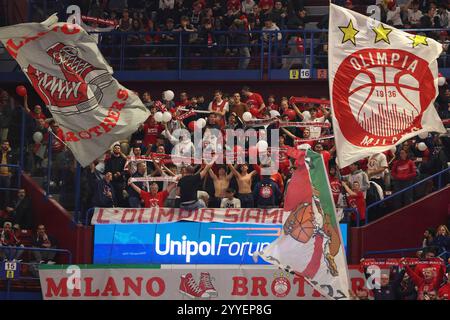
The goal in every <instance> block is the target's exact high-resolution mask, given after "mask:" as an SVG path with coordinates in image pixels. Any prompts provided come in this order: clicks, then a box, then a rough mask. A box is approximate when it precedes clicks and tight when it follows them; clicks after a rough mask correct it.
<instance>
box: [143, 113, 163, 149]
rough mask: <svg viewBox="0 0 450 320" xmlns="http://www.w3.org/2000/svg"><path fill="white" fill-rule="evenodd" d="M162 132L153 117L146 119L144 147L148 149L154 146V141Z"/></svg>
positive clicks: (161, 128)
mask: <svg viewBox="0 0 450 320" xmlns="http://www.w3.org/2000/svg"><path fill="white" fill-rule="evenodd" d="M162 131H163V127H162V126H161V125H160V124H157V123H156V121H155V118H154V117H153V116H150V117H148V119H147V121H146V122H145V123H144V142H143V143H144V146H145V147H146V148H149V149H150V148H151V146H152V145H154V144H156V140H157V139H158V136H159V135H160V134H161V132H162Z"/></svg>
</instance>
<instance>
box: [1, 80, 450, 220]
mask: <svg viewBox="0 0 450 320" xmlns="http://www.w3.org/2000/svg"><path fill="white" fill-rule="evenodd" d="M440 91H441V94H440V96H439V97H438V99H437V100H436V108H437V110H438V111H439V114H440V115H441V117H442V118H443V119H447V118H448V106H449V104H448V98H449V92H450V90H449V89H448V88H446V87H441V89H440ZM2 95H3V96H5V97H8V98H7V99H6V100H3V104H2V106H1V108H2V109H1V110H2V112H11V113H12V114H14V113H20V110H21V108H22V107H21V105H23V109H22V110H24V111H25V112H26V113H27V114H28V115H29V117H27V143H26V148H27V152H26V154H25V166H24V170H25V171H26V172H28V173H31V174H32V175H34V176H43V175H45V172H46V170H45V169H46V168H47V167H48V165H49V163H50V165H51V177H50V180H49V181H46V183H47V184H49V186H50V191H51V192H52V193H59V194H60V198H59V201H60V202H61V203H63V204H64V205H67V207H68V208H73V203H74V198H73V194H74V193H75V192H74V188H75V168H76V167H75V166H76V162H75V161H74V158H73V155H72V154H71V153H70V151H69V149H68V148H67V147H66V145H65V142H64V134H63V132H62V130H61V128H59V126H58V124H57V123H56V122H55V121H54V120H53V119H52V118H50V114H49V113H48V112H47V110H45V108H44V107H41V106H39V105H36V106H34V107H33V108H30V107H29V105H28V98H27V97H25V99H24V100H23V101H19V100H16V101H14V99H12V98H9V96H8V94H7V93H6V91H4V90H3V91H2ZM158 96H159V95H157V96H156V97H155V98H153V96H152V95H151V93H150V92H144V93H143V94H142V95H141V98H142V101H143V103H144V104H145V106H146V107H147V108H148V109H149V110H150V112H151V116H150V117H149V118H148V119H147V120H146V121H145V123H144V124H143V125H142V126H141V127H140V128H139V129H138V131H136V132H135V133H134V134H133V135H132V136H131V137H130V138H129V139H128V140H125V141H118V142H117V143H116V144H115V145H114V146H112V147H111V149H110V150H109V151H107V152H106V153H105V154H104V156H102V157H100V158H99V159H98V160H97V161H96V162H95V163H92V164H91V166H90V167H87V168H83V169H82V174H81V177H82V178H81V188H80V189H81V199H82V209H83V211H85V210H86V209H88V208H91V207H154V206H160V207H163V206H164V207H185V208H194V207H195V208H197V207H202V206H205V207H215V208H218V207H243V208H252V207H258V208H276V207H280V206H283V194H284V193H285V190H286V186H287V185H288V183H289V179H290V177H291V175H292V172H293V171H294V170H295V165H294V163H293V162H292V160H290V159H289V158H288V157H287V156H286V155H285V150H286V149H287V147H298V146H299V145H302V144H303V145H305V144H306V145H308V147H311V148H312V149H313V150H314V151H316V152H318V153H321V154H322V156H323V158H324V161H325V163H326V166H327V168H328V170H329V180H330V185H331V189H332V192H333V197H334V200H335V204H336V207H337V208H338V210H339V211H342V210H343V209H347V208H354V209H356V210H354V213H352V215H353V220H354V221H357V220H358V218H359V220H360V223H364V221H365V219H366V216H365V214H366V207H367V206H368V205H369V204H371V203H374V202H377V201H379V200H381V199H383V198H384V197H385V196H386V195H390V194H391V193H396V192H399V191H401V190H403V189H405V188H408V187H410V186H411V185H413V184H414V183H415V182H417V181H421V180H423V179H425V178H427V177H429V176H431V175H433V174H435V173H438V172H440V171H442V170H443V169H445V168H447V167H448V162H449V156H450V154H449V152H450V148H449V138H448V136H447V135H446V134H436V133H428V134H425V135H423V134H422V135H420V136H416V137H414V138H412V139H409V140H407V141H405V142H404V143H402V144H401V145H399V146H397V148H392V149H391V150H388V151H386V152H384V153H379V154H375V155H372V156H371V157H369V158H366V159H362V160H360V161H358V162H356V163H353V164H352V165H350V166H348V167H346V168H338V167H337V163H336V152H335V151H336V148H335V145H334V138H333V127H332V125H331V118H330V110H329V105H328V104H326V103H321V104H317V103H297V104H296V103H295V99H291V98H289V97H277V96H276V95H267V99H264V98H263V97H262V95H261V94H260V93H257V92H254V91H252V90H251V89H250V88H248V87H244V88H242V90H241V91H240V92H235V93H232V94H231V93H230V94H227V93H223V92H221V91H220V90H216V91H215V92H214V93H213V94H212V97H211V98H210V99H208V98H205V97H204V96H190V95H189V93H188V92H180V93H179V95H178V98H177V97H175V99H174V100H173V101H164V99H159V100H158V99H157V97H158ZM205 96H206V95H205ZM321 101H322V100H321ZM22 102H23V103H22ZM162 108H166V109H167V110H169V111H170V112H171V114H172V119H171V120H170V121H169V122H167V123H162V122H157V121H156V120H155V114H156V112H158V111H160V110H161V109H162ZM31 109H32V110H31ZM6 110H9V111H6ZM187 110H190V111H198V113H192V112H191V113H189V112H190V111H187ZM273 111H276V112H278V114H279V116H278V117H279V119H280V121H284V122H294V123H301V122H305V123H308V125H306V126H303V127H281V128H280V130H279V132H280V137H279V146H278V148H279V152H280V154H279V159H278V163H277V165H278V168H279V169H278V171H276V172H272V173H271V174H270V175H262V174H261V169H262V168H261V166H264V165H265V164H263V163H261V162H259V163H258V164H253V163H251V164H249V163H248V159H249V154H250V153H251V152H254V151H255V150H254V149H252V146H250V145H249V144H248V143H249V142H248V141H247V142H246V145H245V150H247V151H248V152H247V154H246V156H245V160H246V161H247V163H245V164H243V165H234V166H233V165H217V164H213V163H211V164H208V165H207V164H206V163H204V164H203V166H197V167H195V166H188V165H178V164H176V163H173V161H171V160H170V155H171V154H176V155H179V156H182V155H185V154H186V155H189V156H190V155H191V151H192V150H194V149H195V148H196V147H198V146H196V145H194V142H195V141H194V137H193V132H194V129H195V127H196V125H197V122H196V121H198V119H205V120H204V122H206V125H205V126H204V128H203V129H202V141H201V143H202V144H203V146H204V147H205V146H207V145H209V147H211V146H215V145H216V144H217V137H216V136H215V135H214V134H215V132H222V133H225V129H239V128H242V129H244V132H246V131H247V130H249V129H252V128H251V127H248V126H247V125H246V122H245V121H244V120H243V118H244V113H245V112H250V114H252V116H253V118H254V119H264V118H266V119H268V118H270V117H271V112H273ZM180 115H184V116H186V115H187V117H181V118H178V116H180ZM272 115H273V114H272ZM18 117H19V116H18ZM47 117H48V118H47ZM12 118H14V116H13V117H12ZM19 118H20V117H19ZM311 123H318V125H317V126H316V125H315V124H311ZM11 124H12V122H11ZM309 124H311V125H309ZM178 128H185V129H186V130H188V132H189V134H187V135H185V136H182V137H181V138H180V139H176V138H175V137H174V136H173V133H174V130H175V129H178ZM261 128H262V127H261ZM274 128H277V123H272V124H270V125H269V126H268V127H267V135H268V139H267V140H268V142H269V144H270V140H271V139H270V137H269V135H270V130H271V129H274ZM215 130H217V131H215ZM5 131H6V132H7V133H6V134H5ZM8 132H9V133H8ZM3 133H4V134H5V136H4V137H6V138H9V139H10V141H11V140H13V141H14V142H13V143H11V142H10V141H8V140H4V142H3V144H2V149H1V151H0V155H1V159H2V164H17V161H18V154H19V150H18V147H19V142H18V141H17V136H20V135H19V134H16V133H14V128H13V130H12V131H11V132H10V131H9V129H8V128H4V129H3ZM37 133H38V134H37ZM50 133H53V134H52V138H53V139H52V146H51V148H52V159H50V161H49V160H48V159H47V152H46V150H47V147H48V146H47V143H48V136H49V134H50ZM36 135H38V138H39V139H38V140H36ZM225 143H226V142H225ZM223 148H224V149H223V150H225V153H227V152H232V153H239V150H238V149H236V148H238V146H235V147H233V146H231V147H229V146H227V145H223ZM253 148H254V146H253ZM251 150H253V151H251ZM16 171H17V169H16V168H14V167H6V166H2V167H1V171H0V178H2V179H1V180H0V183H1V185H0V188H1V187H3V188H5V187H11V186H12V185H13V184H12V181H13V180H14V179H15V174H14V173H15V172H16ZM144 177H164V179H159V181H155V182H152V181H150V182H149V181H139V178H144ZM170 177H172V178H170ZM130 178H133V180H134V179H136V180H135V181H130ZM171 179H172V180H171ZM141 180H142V179H141ZM144 180H145V179H144ZM176 182H178V186H177V187H178V188H177V187H176V185H175V184H176ZM447 182H448V175H444V176H443V177H442V180H441V185H445V184H446V183H447ZM437 187H438V179H429V180H428V181H427V182H426V183H423V184H421V185H419V186H416V187H414V188H411V189H409V190H407V191H405V192H401V193H400V194H399V195H398V196H396V197H395V199H394V200H393V201H391V202H387V203H384V204H383V206H378V207H374V208H372V209H371V210H369V213H370V217H369V218H370V221H373V220H375V219H377V218H379V217H381V216H383V215H385V214H386V213H387V212H390V211H392V210H393V209H397V208H400V207H404V206H406V205H408V204H409V203H411V202H412V201H414V200H415V199H418V198H420V197H422V196H424V195H426V194H429V193H430V192H432V191H433V190H436V188H437ZM180 189H181V190H180ZM268 190H270V192H268ZM0 193H1V194H2V197H0V199H1V204H0V205H1V207H0V209H3V210H4V212H6V213H7V214H8V213H11V212H13V211H14V210H15V212H19V213H16V214H15V215H11V216H14V217H16V219H19V220H20V221H13V222H15V223H19V224H20V225H26V226H27V227H28V226H29V225H30V222H29V220H28V219H27V218H24V217H23V214H21V213H20V212H21V211H23V210H20V205H21V206H23V205H24V204H20V197H21V194H20V193H19V194H18V197H19V198H18V200H16V199H14V197H10V192H7V191H0ZM14 201H16V202H14ZM17 201H19V204H20V205H19V209H14V208H17V206H18V205H17ZM346 211H347V210H346ZM355 212H358V213H359V215H356V213H355Z"/></svg>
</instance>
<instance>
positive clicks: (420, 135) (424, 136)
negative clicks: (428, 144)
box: [418, 132, 428, 139]
mask: <svg viewBox="0 0 450 320" xmlns="http://www.w3.org/2000/svg"><path fill="white" fill-rule="evenodd" d="M418 136H419V138H420V139H426V138H428V132H422V133H419V134H418Z"/></svg>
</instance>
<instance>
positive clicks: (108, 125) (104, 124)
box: [100, 118, 116, 133]
mask: <svg viewBox="0 0 450 320" xmlns="http://www.w3.org/2000/svg"><path fill="white" fill-rule="evenodd" d="M106 119H108V118H105V119H104V120H103V121H102V122H100V126H101V127H102V128H103V130H104V131H105V132H104V133H107V132H110V131H111V128H114V127H115V126H116V123H115V122H106Z"/></svg>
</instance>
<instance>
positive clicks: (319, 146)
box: [314, 143, 334, 172]
mask: <svg viewBox="0 0 450 320" xmlns="http://www.w3.org/2000/svg"><path fill="white" fill-rule="evenodd" d="M332 150H334V149H331V151H332ZM314 151H315V152H317V153H320V154H321V155H322V158H323V162H324V163H325V167H326V168H327V172H328V170H329V162H330V159H331V152H330V151H327V150H324V149H323V145H322V144H321V143H316V144H315V145H314Z"/></svg>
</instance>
